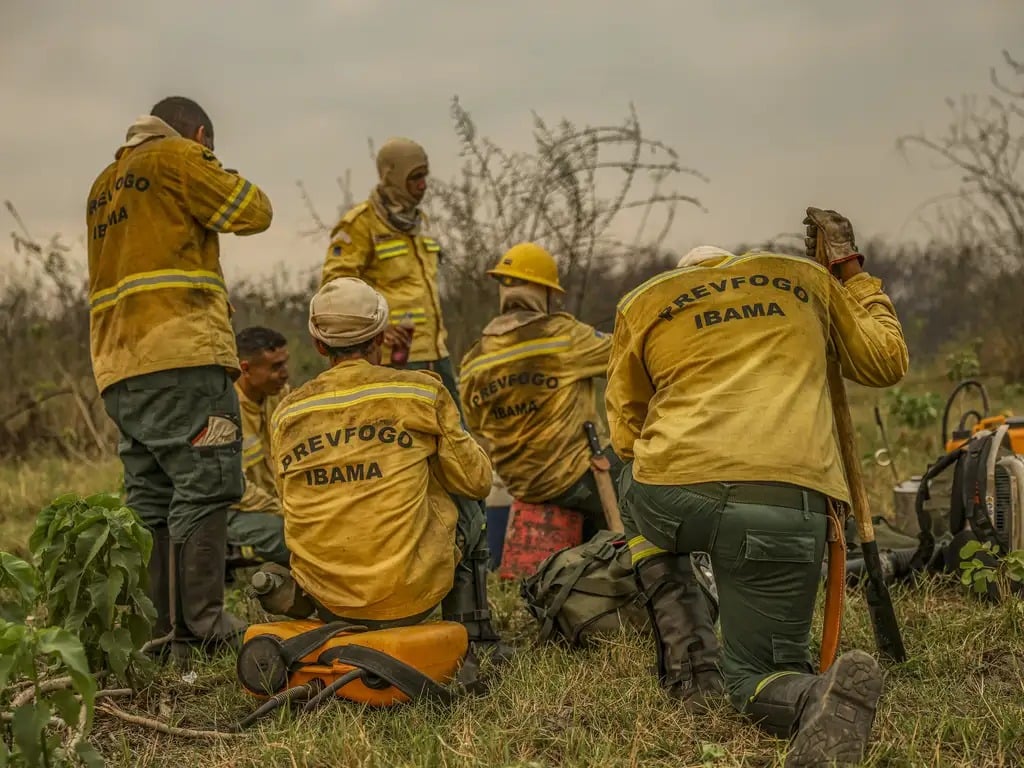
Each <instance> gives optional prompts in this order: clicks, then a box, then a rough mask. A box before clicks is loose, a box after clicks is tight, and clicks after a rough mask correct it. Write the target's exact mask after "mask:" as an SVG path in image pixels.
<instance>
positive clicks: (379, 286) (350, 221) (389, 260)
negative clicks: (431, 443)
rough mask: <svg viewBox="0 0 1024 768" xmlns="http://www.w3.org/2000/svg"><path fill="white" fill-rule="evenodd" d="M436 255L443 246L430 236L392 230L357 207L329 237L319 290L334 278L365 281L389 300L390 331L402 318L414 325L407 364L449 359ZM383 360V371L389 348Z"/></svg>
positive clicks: (363, 207) (369, 211)
mask: <svg viewBox="0 0 1024 768" xmlns="http://www.w3.org/2000/svg"><path fill="white" fill-rule="evenodd" d="M423 226H424V227H425V226H426V217H424V224H423ZM440 252H441V246H440V245H439V244H438V242H437V240H435V239H434V238H433V237H432V236H429V235H416V236H412V235H408V234H405V233H404V232H399V231H397V230H395V229H392V228H391V227H390V226H389V225H388V224H387V223H386V222H385V221H383V220H382V219H381V218H380V217H379V216H378V215H377V212H376V211H375V210H374V208H373V206H372V205H371V204H370V203H369V202H365V203H361V204H359V205H357V206H355V207H354V208H352V209H350V210H349V211H348V212H347V213H346V214H345V215H344V216H343V217H342V218H341V221H339V222H338V224H337V225H336V226H335V227H334V230H333V231H332V232H331V244H330V246H329V247H328V249H327V258H326V260H325V261H324V267H323V272H322V276H321V281H320V284H321V285H323V284H324V283H327V282H329V281H331V280H333V279H334V278H336V277H358V278H360V279H361V280H365V281H366V282H367V283H369V284H370V285H372V286H373V287H374V288H375V289H376V290H378V291H380V293H381V294H383V296H384V298H386V299H387V300H388V306H389V307H390V309H391V324H392V325H397V324H398V323H400V322H401V321H402V319H403V317H404V316H405V315H406V314H409V315H410V319H411V320H412V321H413V323H414V324H415V331H414V333H413V337H412V347H411V348H410V350H409V362H424V361H433V360H441V359H442V358H445V357H447V356H448V348H447V347H446V345H445V341H446V339H447V337H448V333H447V331H446V330H445V327H444V320H443V319H442V317H441V296H440V291H439V289H438V285H437V265H438V257H439V254H440ZM382 354H383V358H384V359H383V360H382V362H383V363H384V364H385V365H386V364H387V362H388V360H389V359H390V350H389V348H388V347H384V348H383V350H382Z"/></svg>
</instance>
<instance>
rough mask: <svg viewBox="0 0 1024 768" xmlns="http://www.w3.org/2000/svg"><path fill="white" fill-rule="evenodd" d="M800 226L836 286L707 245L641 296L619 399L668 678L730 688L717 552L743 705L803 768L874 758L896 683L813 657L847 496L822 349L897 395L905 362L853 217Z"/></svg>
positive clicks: (628, 511) (640, 563) (694, 698)
mask: <svg viewBox="0 0 1024 768" xmlns="http://www.w3.org/2000/svg"><path fill="white" fill-rule="evenodd" d="M805 221H806V223H807V224H808V225H809V233H808V248H809V250H810V253H811V254H813V249H814V242H815V236H816V234H817V232H818V231H819V230H820V231H821V232H822V234H823V237H824V240H825V242H826V243H827V251H828V255H829V261H830V264H831V268H832V274H830V273H829V271H828V270H826V269H825V268H823V267H821V266H819V265H818V264H817V263H816V262H815V261H814V260H813V258H812V259H806V258H795V257H791V256H783V255H779V254H774V253H764V252H754V253H747V254H744V255H742V256H734V255H732V254H729V253H728V252H725V251H722V250H720V249H716V248H713V247H701V248H698V249H695V250H694V251H693V252H691V253H690V254H688V255H687V257H684V259H683V262H682V263H681V266H680V268H679V269H676V270H674V271H671V272H667V273H664V274H662V275H660V276H658V277H655V278H652V279H651V280H649V281H647V282H646V283H644V284H643V285H641V286H640V287H638V288H637V289H635V290H633V291H631V292H630V293H628V294H627V295H626V296H625V297H624V298H623V299H622V301H621V302H620V304H619V307H618V314H617V317H616V324H615V333H614V337H613V349H612V360H611V365H610V366H609V373H608V390H607V395H606V401H607V405H608V419H609V424H610V426H611V433H612V443H613V445H614V446H615V449H616V451H618V452H619V454H620V455H621V456H622V457H623V458H624V459H626V460H627V461H629V462H630V464H628V465H627V468H626V469H625V470H623V472H622V479H621V489H620V493H621V498H622V507H623V510H622V511H623V521H624V523H625V525H626V533H627V535H628V536H630V537H631V539H630V549H631V552H632V556H633V562H634V566H635V569H636V574H637V579H638V582H639V585H640V587H641V589H643V591H644V592H645V593H646V594H647V596H648V597H649V603H648V607H649V611H650V615H651V620H652V624H653V625H654V627H655V631H656V634H657V635H658V638H659V642H658V649H659V654H658V655H659V669H660V672H661V678H662V684H663V685H664V686H665V687H666V688H668V689H669V691H670V692H671V693H674V694H676V695H678V696H680V697H681V698H682V699H683V700H684V701H687V702H689V703H691V704H697V703H699V702H701V701H702V700H704V699H705V697H707V696H714V695H715V694H716V693H717V692H718V691H719V690H720V689H721V684H722V681H721V678H720V677H719V672H718V670H717V669H716V668H715V664H714V661H715V660H716V657H717V655H718V654H717V651H718V649H717V647H716V646H715V645H714V640H713V638H714V635H713V634H712V633H711V631H710V622H709V620H708V616H707V606H706V604H704V603H703V600H702V597H701V594H700V591H699V590H698V589H697V588H696V585H695V583H694V579H693V575H692V571H691V570H690V561H689V557H687V554H688V553H690V552H693V551H703V552H708V553H709V554H710V556H711V563H712V567H713V570H714V575H715V583H716V586H717V588H718V593H719V617H720V620H721V630H722V639H723V644H724V653H723V654H722V661H721V672H722V673H723V675H724V682H725V685H726V687H727V689H728V693H729V698H730V700H731V701H732V704H733V706H734V707H735V708H736V709H737V710H739V711H741V712H744V713H746V714H748V715H749V716H751V717H752V718H753V719H755V720H756V721H758V722H759V723H760V724H761V725H762V726H763V727H764V728H765V729H767V730H769V731H770V732H772V733H775V734H778V735H781V736H792V742H791V744H790V751H789V755H788V757H787V762H786V765H787V766H790V767H791V768H795V767H796V766H810V765H824V764H828V765H832V764H833V763H832V762H830V761H832V760H835V761H838V764H840V765H850V764H859V761H860V760H861V759H862V754H863V752H864V749H865V747H866V744H867V739H868V736H869V734H870V731H871V725H872V722H873V719H874V716H875V709H876V706H877V702H878V698H879V696H880V694H881V687H882V679H881V672H880V670H879V667H878V664H877V663H876V662H875V661H874V659H873V658H872V657H871V656H870V655H868V654H866V653H864V652H863V651H850V652H849V653H846V654H844V655H842V656H841V657H840V658H839V659H838V660H837V661H836V662H835V664H833V665H832V667H831V668H830V669H829V670H828V672H827V673H825V674H824V675H821V676H818V675H815V674H813V672H814V667H813V666H812V665H811V658H810V653H809V651H808V643H809V634H810V629H811V616H812V613H813V611H814V603H815V596H816V593H817V589H818V584H819V579H820V574H821V561H822V556H823V552H824V547H825V542H826V538H827V535H828V532H829V527H830V526H829V521H828V505H829V504H830V499H833V500H840V501H843V502H846V501H848V500H849V494H848V491H847V487H846V483H845V479H844V476H843V469H842V465H841V463H840V457H839V452H838V449H837V446H836V442H835V437H834V435H833V427H834V424H833V418H832V410H831V404H830V400H829V394H828V387H827V381H826V357H827V356H828V355H833V354H834V355H838V359H839V361H840V363H841V366H842V371H843V374H844V375H845V376H846V377H847V378H849V379H852V380H854V381H856V382H858V383H860V384H863V385H865V386H869V387H886V386H890V385H893V384H895V383H897V382H898V381H900V379H901V378H902V377H903V376H904V375H905V373H906V370H907V365H908V360H907V348H906V345H905V343H904V340H903V334H902V330H901V327H900V324H899V321H898V319H897V317H896V314H895V311H894V310H893V305H892V303H891V301H890V300H889V298H888V297H887V296H886V295H885V293H883V291H882V287H881V282H880V281H879V280H877V279H876V278H873V277H871V276H870V275H869V274H867V273H866V272H864V271H863V270H862V267H861V264H862V259H863V257H861V256H860V255H859V254H858V253H857V249H856V245H855V243H854V238H853V229H852V227H851V225H850V222H849V221H848V220H846V219H845V218H843V217H842V216H840V215H839V214H837V213H835V212H834V211H823V210H820V209H818V208H809V209H808V218H807V219H806V220H805ZM835 528H838V525H836V526H835ZM833 534H834V535H839V533H838V530H833Z"/></svg>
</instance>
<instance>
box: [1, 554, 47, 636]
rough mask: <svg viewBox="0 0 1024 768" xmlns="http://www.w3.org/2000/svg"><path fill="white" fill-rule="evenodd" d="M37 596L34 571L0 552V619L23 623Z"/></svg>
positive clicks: (33, 608)
mask: <svg viewBox="0 0 1024 768" xmlns="http://www.w3.org/2000/svg"><path fill="white" fill-rule="evenodd" d="M38 596H39V578H38V576H37V575H36V569H35V568H33V567H32V566H31V565H30V564H29V563H26V562H25V561H24V560H22V559H20V558H17V557H15V556H14V555H12V554H10V553H8V552H0V619H2V620H3V621H20V622H24V621H26V619H28V617H29V616H31V615H32V612H33V611H34V610H35V605H36V599H37V598H38Z"/></svg>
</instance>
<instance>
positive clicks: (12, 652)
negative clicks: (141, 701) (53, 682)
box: [0, 620, 103, 766]
mask: <svg viewBox="0 0 1024 768" xmlns="http://www.w3.org/2000/svg"><path fill="white" fill-rule="evenodd" d="M44 677H50V678H53V677H66V678H68V679H69V680H70V687H62V688H59V689H56V690H53V689H50V688H48V687H47V686H44V685H42V681H43V679H44ZM19 679H20V680H27V681H28V682H29V683H30V687H29V688H28V689H27V690H24V691H22V692H20V693H19V694H18V695H17V696H15V697H14V698H13V700H12V701H11V702H10V704H11V711H10V713H9V714H10V716H9V717H5V718H4V719H3V720H2V721H0V734H2V738H0V766H57V765H71V764H72V759H71V758H72V756H73V757H74V758H75V759H77V761H79V762H82V763H85V764H86V765H87V766H102V765H103V759H102V758H101V757H100V754H99V753H98V752H97V751H96V749H95V748H94V747H93V746H92V745H91V744H89V742H87V741H86V739H85V737H86V736H87V735H88V733H89V729H90V728H91V727H92V718H93V711H94V706H95V696H96V681H95V679H94V677H93V675H92V673H91V672H90V669H89V664H88V662H87V661H86V657H85V649H84V648H83V647H82V644H81V643H80V642H79V641H78V638H76V637H75V636H74V635H73V634H72V633H71V632H69V631H68V630H66V629H61V628H59V627H43V628H36V627H32V626H29V625H26V624H20V623H16V622H10V621H6V620H0V690H3V691H5V695H6V692H7V691H12V690H13V689H11V688H9V686H8V684H9V683H11V682H14V681H16V680H19ZM55 716H56V718H57V719H55ZM55 726H56V727H55ZM62 727H66V728H67V729H70V730H71V735H70V736H69V738H68V740H67V742H66V743H65V741H64V740H63V739H62V738H61V737H60V734H59V730H58V729H59V728H62Z"/></svg>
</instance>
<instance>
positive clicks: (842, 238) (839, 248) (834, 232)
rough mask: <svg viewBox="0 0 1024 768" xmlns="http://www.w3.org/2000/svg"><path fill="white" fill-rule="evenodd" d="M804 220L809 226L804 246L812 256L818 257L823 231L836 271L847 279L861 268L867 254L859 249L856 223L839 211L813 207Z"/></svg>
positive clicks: (826, 246)
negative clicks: (863, 253)
mask: <svg viewBox="0 0 1024 768" xmlns="http://www.w3.org/2000/svg"><path fill="white" fill-rule="evenodd" d="M803 223H804V224H806V225H807V236H806V237H804V245H805V246H806V248H807V257H808V258H809V259H811V260H812V261H815V260H816V259H817V256H816V251H817V240H818V233H819V232H820V233H821V236H822V243H823V245H824V246H825V255H826V256H827V257H828V264H829V268H830V269H831V270H832V274H834V275H835V276H836V277H838V278H839V279H841V280H843V281H846V280H849V279H850V278H851V277H853V276H854V275H855V274H857V273H858V272H860V271H861V267H862V266H863V264H864V257H863V256H862V255H861V254H859V253H858V252H857V244H856V242H854V237H853V225H852V224H851V223H850V220H849V219H847V218H846V217H845V216H843V215H842V214H841V213H839V212H838V211H833V210H831V209H829V210H822V209H821V208H814V207H810V208H808V209H807V216H806V218H804V222H803Z"/></svg>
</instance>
